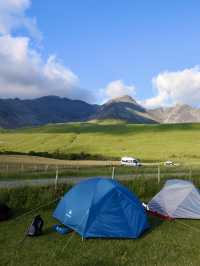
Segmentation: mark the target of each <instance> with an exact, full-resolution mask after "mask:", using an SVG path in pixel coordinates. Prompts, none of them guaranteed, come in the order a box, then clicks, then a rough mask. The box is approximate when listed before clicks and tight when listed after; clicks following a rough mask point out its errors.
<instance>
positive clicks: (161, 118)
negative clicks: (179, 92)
mask: <svg viewBox="0 0 200 266" xmlns="http://www.w3.org/2000/svg"><path fill="white" fill-rule="evenodd" d="M149 114H150V115H151V116H152V117H153V118H154V119H155V120H156V121H158V122H159V123H198V122H200V109H198V108H193V107H191V106H189V105H186V104H177V105H175V106H173V107H168V108H157V109H154V110H149Z"/></svg>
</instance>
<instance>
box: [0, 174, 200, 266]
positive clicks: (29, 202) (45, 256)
mask: <svg viewBox="0 0 200 266" xmlns="http://www.w3.org/2000/svg"><path fill="white" fill-rule="evenodd" d="M123 183H124V185H125V186H127V187H128V188H129V189H130V190H131V191H134V192H135V194H137V195H138V197H139V198H140V199H141V200H142V201H145V202H147V201H148V200H149V199H151V197H152V196H153V195H155V193H157V192H158V191H159V190H160V188H161V187H162V185H163V183H164V179H162V180H161V183H160V184H158V183H157V181H156V180H149V179H144V178H142V179H136V180H134V181H129V182H127V181H126V182H123ZM195 184H196V185H197V186H198V187H199V185H200V180H199V178H196V179H195ZM69 188H70V186H69V185H60V186H59V187H58V190H57V191H55V190H54V187H40V188H31V187H27V188H18V189H1V193H0V199H1V200H4V201H5V200H6V202H7V203H8V204H9V206H10V207H12V209H13V217H12V219H11V220H9V221H6V222H2V223H0V243H1V245H0V254H1V261H0V264H1V265H20V266H25V265H50V266H51V265H52V266H53V265H67V266H95V265H98V266H113V265H116V266H121V265H134V266H135V265H148V266H151V265H152V266H153V265H160V266H163V265H166V266H168V265H170V266H171V265H174V266H175V265H183V266H184V265H199V261H200V253H199V249H200V241H199V236H200V221H198V220H196V221H194V220H175V221H162V220H160V219H159V218H155V217H154V218H153V217H149V222H150V224H151V229H150V230H148V231H147V232H146V233H144V234H143V235H142V236H141V237H140V238H139V239H135V240H134V239H132V240H130V239H127V240H120V239H115V240H112V239H87V240H83V241H82V239H81V237H80V236H79V235H78V234H76V233H74V232H72V233H69V234H67V235H59V234H58V233H56V232H54V231H53V230H52V226H53V225H54V224H56V223H57V221H56V220H54V219H53V218H52V212H53V210H54V208H55V203H52V204H49V205H46V204H48V203H51V202H52V200H54V199H55V198H57V197H58V196H61V195H63V194H64V192H66V191H67V190H68V189H69ZM42 205H44V207H43V208H41V209H39V210H37V211H33V212H32V213H29V214H28V213H27V214H26V215H24V216H21V215H23V214H24V213H26V212H28V211H30V210H32V209H34V208H37V207H38V206H42ZM38 213H40V214H41V215H42V217H43V219H44V222H45V224H44V231H43V235H41V236H39V237H35V238H34V237H33V238H29V237H27V238H26V239H24V234H25V231H26V228H27V226H28V225H29V224H30V222H31V220H32V218H33V217H34V215H36V214H38ZM17 217H18V218H17Z"/></svg>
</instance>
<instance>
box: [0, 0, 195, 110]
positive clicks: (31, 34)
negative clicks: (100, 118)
mask: <svg viewBox="0 0 200 266" xmlns="http://www.w3.org/2000/svg"><path fill="white" fill-rule="evenodd" d="M199 10H200V1H199V0H190V1H188V0H176V1H172V0H169V1H160V0H152V1H148V0H117V1H116V0H101V1H100V0H99V1H97V0H84V1H82V0H58V1H50V0H42V1H41V0H32V1H31V0H0V97H1V98H8V97H9V98H13V97H18V98H22V99H24V98H36V97H41V96H44V95H58V96H62V97H68V98H71V99H81V100H85V101H87V102H90V103H102V102H104V101H106V100H108V99H110V98H114V97H120V96H122V95H125V94H129V95H131V96H133V97H134V98H135V99H136V100H138V101H139V102H140V103H141V104H143V105H144V106H146V107H147V108H155V107H159V106H170V105H174V104H177V103H181V104H182V103H184V104H190V105H192V106H197V107H199V106H200V48H199V43H200V16H199Z"/></svg>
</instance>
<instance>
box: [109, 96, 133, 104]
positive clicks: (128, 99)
mask: <svg viewBox="0 0 200 266" xmlns="http://www.w3.org/2000/svg"><path fill="white" fill-rule="evenodd" d="M120 102H123V103H133V104H137V102H136V101H135V100H134V99H133V98H132V97H131V96H129V95H123V96H120V97H117V98H113V99H111V100H109V101H108V102H107V103H106V104H111V103H120Z"/></svg>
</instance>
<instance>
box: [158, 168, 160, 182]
mask: <svg viewBox="0 0 200 266" xmlns="http://www.w3.org/2000/svg"><path fill="white" fill-rule="evenodd" d="M158 184H160V165H158Z"/></svg>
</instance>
